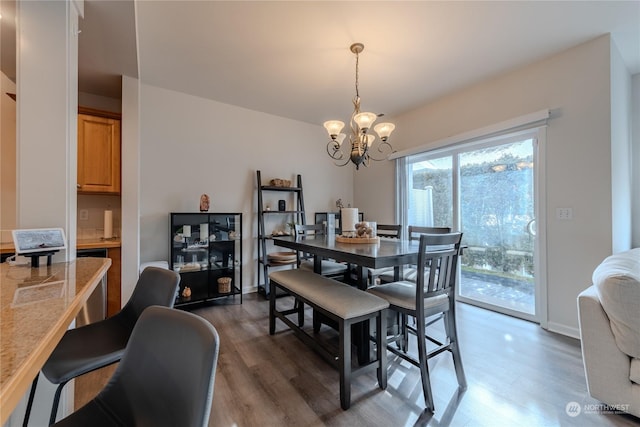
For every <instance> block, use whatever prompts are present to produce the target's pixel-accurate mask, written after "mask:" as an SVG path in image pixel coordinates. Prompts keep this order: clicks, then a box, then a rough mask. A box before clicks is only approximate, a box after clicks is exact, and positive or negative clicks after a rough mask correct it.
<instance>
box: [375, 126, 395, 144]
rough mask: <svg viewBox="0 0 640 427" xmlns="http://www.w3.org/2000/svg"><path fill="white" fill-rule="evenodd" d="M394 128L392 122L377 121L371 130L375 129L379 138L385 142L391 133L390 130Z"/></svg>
mask: <svg viewBox="0 0 640 427" xmlns="http://www.w3.org/2000/svg"><path fill="white" fill-rule="evenodd" d="M395 128H396V125H394V124H393V123H378V124H377V125H375V127H374V128H373V130H375V131H376V133H377V134H378V136H379V137H380V139H381V140H383V141H385V142H386V141H387V139H388V138H389V136H390V135H391V132H393V130H394V129H395Z"/></svg>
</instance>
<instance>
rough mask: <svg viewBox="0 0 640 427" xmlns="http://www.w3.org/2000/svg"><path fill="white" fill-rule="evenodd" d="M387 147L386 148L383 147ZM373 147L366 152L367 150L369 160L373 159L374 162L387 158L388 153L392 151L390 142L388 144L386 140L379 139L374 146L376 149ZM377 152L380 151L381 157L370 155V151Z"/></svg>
mask: <svg viewBox="0 0 640 427" xmlns="http://www.w3.org/2000/svg"><path fill="white" fill-rule="evenodd" d="M385 147H388V148H385ZM372 148H373V147H371V148H370V149H369V150H368V152H369V156H367V157H368V158H370V159H371V160H375V161H376V162H380V161H382V160H387V158H388V157H389V154H391V153H393V147H392V146H391V144H389V143H388V142H387V141H381V142H379V143H378V145H377V146H376V149H375V150H373V149H372ZM373 151H375V152H378V153H382V154H383V157H380V158H376V157H374V156H372V155H371V152H373Z"/></svg>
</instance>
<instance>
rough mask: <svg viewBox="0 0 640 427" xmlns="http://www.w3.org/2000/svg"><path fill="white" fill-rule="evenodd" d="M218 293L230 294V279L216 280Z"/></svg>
mask: <svg viewBox="0 0 640 427" xmlns="http://www.w3.org/2000/svg"><path fill="white" fill-rule="evenodd" d="M218 292H219V293H221V294H228V293H229V292H231V277H221V278H219V279H218Z"/></svg>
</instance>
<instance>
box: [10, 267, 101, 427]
mask: <svg viewBox="0 0 640 427" xmlns="http://www.w3.org/2000/svg"><path fill="white" fill-rule="evenodd" d="M110 265H111V260H110V259H109V258H78V259H76V260H75V261H71V262H63V263H54V264H52V265H50V266H41V267H38V268H31V267H29V266H10V265H8V264H7V263H2V264H0V284H1V287H0V408H2V410H0V425H4V424H5V422H6V421H7V419H8V418H9V416H10V415H11V413H12V412H13V410H14V409H15V407H16V405H17V404H18V402H19V401H20V399H21V398H22V397H23V395H24V394H25V392H26V391H27V390H28V389H29V386H30V385H31V382H32V381H33V379H34V378H35V376H36V375H37V374H38V372H39V371H40V369H41V368H42V366H43V365H44V363H45V362H46V360H47V358H48V357H49V355H50V354H51V353H52V352H53V349H54V348H55V346H56V345H57V344H58V342H59V341H60V339H61V338H62V336H63V335H64V333H65V331H66V330H67V328H68V327H69V325H70V324H71V322H72V321H73V320H74V319H75V317H76V315H77V314H78V312H79V311H80V309H81V308H82V306H83V305H84V304H85V302H86V301H87V299H88V298H89V296H90V295H91V293H92V292H93V290H94V289H95V288H96V286H98V284H99V283H100V281H101V280H102V278H103V276H104V275H105V274H106V272H107V269H108V268H109V266H110Z"/></svg>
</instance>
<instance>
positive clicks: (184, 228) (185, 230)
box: [182, 225, 191, 237]
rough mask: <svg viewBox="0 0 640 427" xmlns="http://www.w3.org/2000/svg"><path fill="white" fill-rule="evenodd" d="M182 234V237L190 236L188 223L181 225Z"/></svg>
mask: <svg viewBox="0 0 640 427" xmlns="http://www.w3.org/2000/svg"><path fill="white" fill-rule="evenodd" d="M182 235H183V236H184V237H191V226H190V225H183V226H182Z"/></svg>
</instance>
